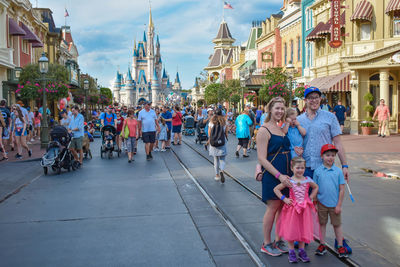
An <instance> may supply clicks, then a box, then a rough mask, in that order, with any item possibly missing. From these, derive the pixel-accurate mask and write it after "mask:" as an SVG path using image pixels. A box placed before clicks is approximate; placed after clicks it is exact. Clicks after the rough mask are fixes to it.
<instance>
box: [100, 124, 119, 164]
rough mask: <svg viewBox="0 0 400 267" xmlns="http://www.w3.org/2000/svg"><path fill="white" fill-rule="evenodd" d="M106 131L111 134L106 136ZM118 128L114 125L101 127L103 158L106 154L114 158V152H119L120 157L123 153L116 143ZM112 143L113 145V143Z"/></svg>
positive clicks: (101, 153) (101, 151)
mask: <svg viewBox="0 0 400 267" xmlns="http://www.w3.org/2000/svg"><path fill="white" fill-rule="evenodd" d="M104 132H109V133H110V134H111V135H109V136H105V134H104ZM116 134H117V129H115V127H114V126H112V125H107V126H104V127H103V128H101V142H102V143H101V147H100V157H101V158H103V157H104V156H105V154H107V155H108V158H109V159H110V158H112V156H113V152H117V154H118V157H120V155H121V151H120V150H119V149H118V147H117V143H116V138H115V137H116ZM111 143H112V145H111Z"/></svg>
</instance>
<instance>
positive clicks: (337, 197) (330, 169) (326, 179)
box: [313, 144, 348, 257]
mask: <svg viewBox="0 0 400 267" xmlns="http://www.w3.org/2000/svg"><path fill="white" fill-rule="evenodd" d="M337 152H338V150H337V148H336V147H335V146H334V145H332V144H326V145H323V146H322V148H321V157H322V160H323V164H322V165H321V166H319V167H318V168H317V169H315V172H314V177H313V180H314V182H315V183H316V184H317V185H318V187H319V190H318V195H317V199H318V220H319V224H320V241H321V245H319V247H318V249H317V250H316V251H315V254H317V255H324V254H325V253H326V246H325V236H326V224H327V223H328V215H329V217H330V220H331V224H332V226H333V229H334V231H335V236H336V240H338V249H337V250H338V253H339V257H348V251H347V249H346V248H345V247H343V231H342V218H341V215H342V203H343V198H344V190H345V189H344V187H345V184H346V182H345V180H344V176H343V171H342V170H341V169H340V168H338V167H336V166H335V165H334V163H335V157H336V153H337Z"/></svg>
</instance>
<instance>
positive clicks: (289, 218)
mask: <svg viewBox="0 0 400 267" xmlns="http://www.w3.org/2000/svg"><path fill="white" fill-rule="evenodd" d="M304 97H305V102H306V105H307V110H306V112H305V113H303V114H302V115H300V116H297V112H296V110H293V109H289V110H286V107H285V101H284V99H283V98H280V97H276V98H274V99H272V100H271V101H270V102H269V103H268V106H267V111H268V116H267V118H266V119H265V122H264V123H263V125H262V126H261V127H260V129H259V132H258V134H257V155H258V161H259V163H260V164H261V165H262V168H263V170H264V174H263V178H262V200H263V202H266V203H267V209H266V212H265V215H264V218H263V232H264V243H263V245H262V247H261V251H262V252H264V253H267V254H269V255H271V256H280V255H281V254H282V253H287V252H289V262H291V263H294V262H297V261H298V258H297V256H296V253H295V250H294V244H295V243H297V242H298V246H299V251H298V257H299V259H300V260H302V261H303V262H308V261H309V260H310V259H309V258H308V256H307V253H306V251H305V250H304V246H305V244H306V243H309V242H311V241H312V240H313V230H314V229H315V228H314V220H313V218H314V217H313V213H314V214H315V212H316V210H317V212H318V221H319V223H316V224H318V225H316V226H317V228H318V227H319V238H320V241H321V245H320V246H319V247H318V249H317V251H316V252H315V253H316V254H318V255H323V254H325V253H326V247H325V234H326V224H327V221H328V217H330V221H331V224H332V225H333V228H334V231H335V235H336V240H337V250H338V253H339V256H340V257H347V256H348V254H349V253H350V248H349V247H348V246H347V244H344V243H343V242H344V240H343V233H342V228H341V206H342V202H343V198H344V187H345V179H346V180H347V181H348V179H349V173H348V166H347V161H346V156H345V152H344V149H343V146H342V142H341V139H340V135H341V134H342V132H341V128H340V125H339V122H338V120H337V118H336V117H335V115H334V114H333V113H330V112H328V111H324V110H321V109H320V104H321V92H320V91H319V89H318V88H315V87H310V88H307V89H306V91H305V93H304ZM296 116H297V117H296ZM285 117H286V118H285ZM283 120H285V121H286V124H284V125H282V126H280V125H279V123H280V122H282V121H283ZM336 154H338V156H339V159H340V161H341V164H342V169H340V168H338V167H336V166H335V165H334V161H335V157H336ZM310 188H311V189H312V191H311V189H310ZM310 191H311V193H310ZM274 222H276V226H275V241H272V240H271V231H272V228H273V225H274ZM283 240H286V241H287V242H288V246H287V244H286V242H285V241H283Z"/></svg>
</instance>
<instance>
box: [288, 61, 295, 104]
mask: <svg viewBox="0 0 400 267" xmlns="http://www.w3.org/2000/svg"><path fill="white" fill-rule="evenodd" d="M286 72H287V74H288V77H289V107H290V106H291V105H292V100H293V78H294V74H295V69H294V65H293V63H292V62H291V61H289V64H288V65H287V66H286Z"/></svg>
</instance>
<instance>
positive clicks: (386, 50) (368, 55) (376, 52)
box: [341, 42, 400, 63]
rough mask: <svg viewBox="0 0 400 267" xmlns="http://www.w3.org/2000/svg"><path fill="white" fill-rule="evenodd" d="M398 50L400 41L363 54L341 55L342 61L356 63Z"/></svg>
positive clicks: (399, 49)
mask: <svg viewBox="0 0 400 267" xmlns="http://www.w3.org/2000/svg"><path fill="white" fill-rule="evenodd" d="M399 51H400V42H399V43H397V44H394V45H390V46H386V47H383V48H381V49H378V50H374V51H371V52H368V53H365V54H361V55H357V56H346V57H341V59H342V60H343V62H346V63H358V62H365V61H368V60H372V59H374V58H378V57H382V56H385V55H387V54H390V53H396V52H399Z"/></svg>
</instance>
